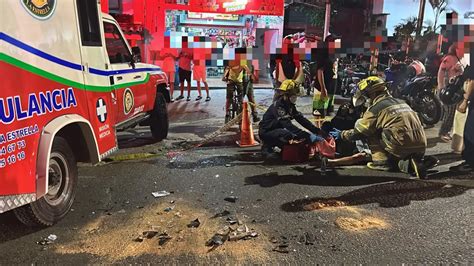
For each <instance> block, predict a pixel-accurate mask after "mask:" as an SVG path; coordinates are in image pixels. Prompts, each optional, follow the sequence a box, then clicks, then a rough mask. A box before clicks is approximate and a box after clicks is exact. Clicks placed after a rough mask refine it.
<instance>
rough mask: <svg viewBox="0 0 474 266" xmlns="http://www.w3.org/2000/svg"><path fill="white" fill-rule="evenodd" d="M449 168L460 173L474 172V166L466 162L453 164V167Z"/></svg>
mask: <svg viewBox="0 0 474 266" xmlns="http://www.w3.org/2000/svg"><path fill="white" fill-rule="evenodd" d="M449 170H450V171H453V172H456V173H459V174H468V173H472V172H474V169H473V167H472V166H471V165H470V164H468V163H466V162H462V163H461V164H459V165H456V166H452V167H450V168H449Z"/></svg>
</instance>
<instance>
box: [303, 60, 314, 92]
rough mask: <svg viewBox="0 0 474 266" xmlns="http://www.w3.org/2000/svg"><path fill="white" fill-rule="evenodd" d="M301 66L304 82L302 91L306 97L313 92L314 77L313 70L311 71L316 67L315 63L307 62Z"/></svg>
mask: <svg viewBox="0 0 474 266" xmlns="http://www.w3.org/2000/svg"><path fill="white" fill-rule="evenodd" d="M302 64H303V74H304V81H303V89H304V91H305V92H306V95H307V96H309V95H311V92H313V91H314V80H313V79H314V77H315V76H316V72H315V70H313V68H314V66H315V65H316V63H315V62H307V61H302Z"/></svg>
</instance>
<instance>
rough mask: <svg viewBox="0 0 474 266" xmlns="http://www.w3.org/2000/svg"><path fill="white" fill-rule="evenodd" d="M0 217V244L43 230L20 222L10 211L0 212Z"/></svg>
mask: <svg viewBox="0 0 474 266" xmlns="http://www.w3.org/2000/svg"><path fill="white" fill-rule="evenodd" d="M0 218H1V219H0V244H3V243H5V242H8V241H11V240H15V239H17V238H20V237H23V236H26V235H29V234H32V233H36V232H39V231H41V230H43V228H41V227H36V228H32V227H28V226H26V225H24V224H22V223H21V222H20V221H19V220H18V219H16V217H15V215H14V214H13V212H12V211H10V212H6V213H3V214H0ZM38 240H39V239H38Z"/></svg>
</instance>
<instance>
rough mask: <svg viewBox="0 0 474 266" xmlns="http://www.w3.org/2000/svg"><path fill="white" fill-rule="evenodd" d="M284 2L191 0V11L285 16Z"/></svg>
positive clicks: (266, 0) (274, 0)
mask: <svg viewBox="0 0 474 266" xmlns="http://www.w3.org/2000/svg"><path fill="white" fill-rule="evenodd" d="M283 4H284V0H189V4H188V7H189V11H192V12H211V13H227V14H229V13H231V14H239V15H268V16H283Z"/></svg>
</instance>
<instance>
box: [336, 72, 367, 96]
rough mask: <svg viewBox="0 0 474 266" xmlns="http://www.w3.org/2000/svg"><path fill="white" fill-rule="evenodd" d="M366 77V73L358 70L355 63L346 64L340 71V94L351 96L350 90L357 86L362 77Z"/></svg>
mask: <svg viewBox="0 0 474 266" xmlns="http://www.w3.org/2000/svg"><path fill="white" fill-rule="evenodd" d="M367 77H368V74H367V73H365V72H362V71H360V69H358V68H357V66H355V65H346V66H345V67H344V70H343V71H342V79H341V87H340V90H341V96H342V97H346V98H347V97H351V96H352V91H354V88H355V87H356V86H357V83H359V81H361V80H362V79H365V78H367Z"/></svg>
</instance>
